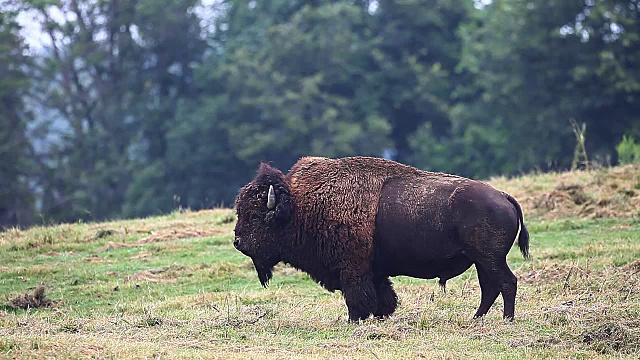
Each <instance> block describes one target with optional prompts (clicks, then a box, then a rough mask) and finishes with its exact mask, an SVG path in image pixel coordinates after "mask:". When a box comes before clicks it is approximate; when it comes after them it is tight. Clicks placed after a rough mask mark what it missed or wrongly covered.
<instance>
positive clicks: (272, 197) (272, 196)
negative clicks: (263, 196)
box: [267, 185, 276, 210]
mask: <svg viewBox="0 0 640 360" xmlns="http://www.w3.org/2000/svg"><path fill="white" fill-rule="evenodd" d="M274 207H276V192H275V191H274V190H273V185H269V196H268V197H267V209H269V210H272V209H273V208H274Z"/></svg>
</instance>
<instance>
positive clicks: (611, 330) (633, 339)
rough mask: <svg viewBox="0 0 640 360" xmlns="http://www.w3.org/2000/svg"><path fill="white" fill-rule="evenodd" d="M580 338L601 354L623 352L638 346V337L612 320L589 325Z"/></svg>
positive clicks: (634, 349)
mask: <svg viewBox="0 0 640 360" xmlns="http://www.w3.org/2000/svg"><path fill="white" fill-rule="evenodd" d="M582 339H583V340H582V341H583V342H584V343H585V344H589V345H590V348H591V349H592V350H595V351H597V352H599V353H601V354H609V353H612V352H623V353H624V352H630V351H637V350H638V349H639V348H640V338H638V336H636V335H634V334H633V333H631V332H630V331H629V330H627V329H626V328H625V327H624V326H622V325H620V324H618V323H616V322H613V321H607V322H605V323H602V324H599V325H595V326H591V327H589V328H588V329H587V330H585V331H584V332H583V333H582Z"/></svg>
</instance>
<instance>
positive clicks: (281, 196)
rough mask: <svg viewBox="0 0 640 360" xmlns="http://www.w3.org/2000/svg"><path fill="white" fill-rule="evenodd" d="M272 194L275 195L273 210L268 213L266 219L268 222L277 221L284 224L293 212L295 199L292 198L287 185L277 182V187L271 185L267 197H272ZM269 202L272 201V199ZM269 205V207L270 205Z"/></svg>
mask: <svg viewBox="0 0 640 360" xmlns="http://www.w3.org/2000/svg"><path fill="white" fill-rule="evenodd" d="M271 195H273V197H274V201H273V202H274V204H273V208H272V210H270V211H269V212H268V213H267V218H266V220H267V222H268V223H273V222H276V223H278V224H280V225H284V224H286V223H287V221H288V220H289V218H290V217H291V214H293V201H292V200H291V196H290V194H289V189H287V187H286V185H281V184H277V185H275V187H274V186H273V185H271V186H270V187H269V195H268V196H267V198H270V197H271ZM276 199H277V200H276ZM268 202H269V203H270V202H271V201H270V199H269V200H268ZM268 205H269V204H268ZM268 205H267V207H269V206H268Z"/></svg>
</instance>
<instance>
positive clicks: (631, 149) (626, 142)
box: [616, 135, 640, 164]
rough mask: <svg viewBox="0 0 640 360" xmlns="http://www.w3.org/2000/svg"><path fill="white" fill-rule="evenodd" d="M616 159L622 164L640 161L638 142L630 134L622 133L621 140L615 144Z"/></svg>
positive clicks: (639, 143) (639, 144)
mask: <svg viewBox="0 0 640 360" xmlns="http://www.w3.org/2000/svg"><path fill="white" fill-rule="evenodd" d="M616 151H617V152H618V161H620V163H622V164H634V163H640V142H636V139H634V138H633V137H631V136H627V135H623V136H622V141H620V143H619V144H618V145H617V146H616Z"/></svg>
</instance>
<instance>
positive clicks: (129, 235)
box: [0, 210, 640, 359]
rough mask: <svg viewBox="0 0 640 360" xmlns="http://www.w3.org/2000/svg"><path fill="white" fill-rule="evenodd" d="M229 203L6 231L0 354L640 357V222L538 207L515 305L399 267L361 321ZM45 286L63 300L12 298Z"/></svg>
mask: <svg viewBox="0 0 640 360" xmlns="http://www.w3.org/2000/svg"><path fill="white" fill-rule="evenodd" d="M233 225H234V222H233V214H232V211H231V210H215V211H205V212H198V213H190V212H187V213H174V214H171V215H169V216H165V217H155V218H149V219H139V220H130V221H121V222H109V223H101V224H73V225H61V226H54V227H40V228H34V229H31V230H28V231H17V230H9V231H6V232H4V233H0V294H4V296H1V297H0V304H4V305H2V306H1V307H0V358H2V357H18V358H42V357H58V358H85V357H98V358H172V359H173V358H197V357H204V358H322V359H325V358H367V359H372V358H373V359H376V358H379V359H385V358H420V357H424V358H486V359H513V358H578V359H592V358H597V357H602V358H609V357H622V358H638V357H640V330H639V329H640V280H639V279H640V263H639V262H638V259H640V222H639V221H638V220H637V219H634V218H627V219H588V220H587V219H560V220H531V221H528V227H529V231H530V232H531V236H532V237H531V251H532V254H533V259H532V260H530V261H525V260H523V259H522V257H521V256H520V253H519V251H517V248H514V249H512V251H511V253H510V255H509V263H510V265H511V268H512V269H513V270H514V272H515V273H516V275H517V276H518V278H519V279H520V281H519V292H518V299H517V304H516V320H515V322H513V323H506V322H504V321H502V319H501V307H502V302H501V299H499V300H498V301H497V302H496V304H495V305H494V307H493V308H492V310H491V311H490V312H489V314H488V315H487V316H486V317H485V318H484V319H480V320H472V319H471V317H472V315H473V313H474V312H475V309H476V306H477V304H478V302H479V300H480V290H479V286H478V284H477V280H476V274H475V272H474V271H473V270H469V271H467V272H466V273H464V274H463V275H461V276H459V277H457V278H455V279H452V280H451V281H449V282H448V284H447V293H446V294H443V293H441V292H440V290H439V288H438V286H437V284H436V281H435V280H419V279H412V278H408V277H398V278H395V279H394V283H395V284H396V285H395V286H396V290H397V291H398V294H399V296H400V301H401V304H400V306H399V308H398V310H397V312H396V314H394V316H393V317H391V318H390V319H387V320H385V321H378V320H373V319H369V320H367V321H364V322H362V323H360V324H349V323H347V313H346V307H345V305H344V301H343V299H342V297H341V295H340V293H339V292H337V293H329V292H327V291H326V290H324V289H322V288H321V287H320V286H319V285H317V284H315V283H314V282H313V281H311V280H310V279H309V278H308V276H307V275H305V274H303V273H300V272H297V271H295V270H293V269H291V268H288V267H284V266H278V267H277V269H276V272H275V275H274V279H273V280H272V283H271V286H270V288H269V289H266V290H265V289H262V288H261V287H260V284H259V282H258V279H257V276H256V274H255V270H254V269H253V266H252V264H251V261H250V259H249V258H247V257H245V256H243V255H242V254H240V253H239V252H237V251H236V250H234V249H233V246H232V245H231V242H232V238H233V231H232V229H233ZM40 284H44V285H45V286H46V295H47V296H48V297H49V298H50V299H52V300H54V302H55V303H54V305H53V306H52V307H50V308H31V309H28V310H15V309H13V308H11V307H10V306H9V303H10V299H12V298H14V297H16V296H18V295H22V294H24V293H29V292H33V291H34V289H35V288H36V287H37V286H38V285H40Z"/></svg>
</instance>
